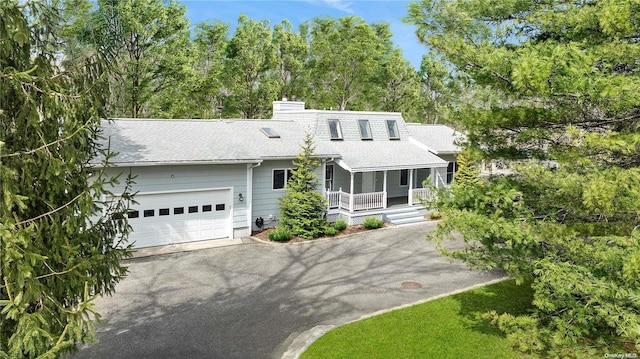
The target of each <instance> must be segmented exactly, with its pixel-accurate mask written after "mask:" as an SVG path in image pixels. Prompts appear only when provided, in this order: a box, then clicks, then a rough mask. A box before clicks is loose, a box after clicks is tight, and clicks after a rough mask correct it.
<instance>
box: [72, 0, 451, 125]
mask: <svg viewBox="0 0 640 359" xmlns="http://www.w3.org/2000/svg"><path fill="white" fill-rule="evenodd" d="M64 2H65V4H66V7H65V21H66V23H67V24H68V26H67V27H66V29H65V31H64V35H65V43H66V44H67V46H65V47H64V51H63V55H64V57H65V58H67V59H70V60H71V61H74V60H73V59H77V58H81V57H83V56H87V55H88V54H89V55H90V54H97V55H99V56H101V57H103V58H105V59H106V60H107V63H108V64H109V67H108V71H107V74H108V79H109V81H108V84H109V98H108V99H107V103H106V104H107V112H106V114H107V116H110V117H151V118H215V117H225V118H237V117H240V118H269V117H270V116H271V107H272V106H271V102H272V101H274V100H279V99H280V98H281V96H282V95H283V94H288V95H289V98H291V97H292V96H296V97H297V98H298V99H299V100H302V101H305V102H307V103H308V106H309V107H311V108H318V109H336V110H371V111H397V112H402V113H403V115H404V116H405V118H407V119H409V120H411V121H413V122H430V123H435V122H447V121H449V120H450V119H451V114H452V113H453V112H455V110H456V105H455V103H456V102H457V99H458V98H459V96H458V95H457V93H458V92H460V90H461V88H462V87H461V86H460V85H459V84H460V83H461V82H459V81H457V79H456V78H455V76H454V75H453V74H452V73H451V70H450V69H448V68H447V67H446V66H444V65H443V64H441V62H440V60H439V59H437V58H432V57H430V58H427V57H425V59H424V61H423V65H422V66H421V68H420V69H415V68H414V67H413V66H412V65H411V64H410V63H409V62H408V61H406V60H405V59H404V58H403V57H402V51H401V50H400V48H398V47H397V46H396V45H395V44H393V42H392V41H391V36H392V34H391V32H390V26H389V24H387V23H384V22H374V23H366V22H365V21H364V20H363V19H362V18H360V17H358V16H346V17H342V18H339V19H334V18H330V17H319V18H314V19H309V20H308V21H306V22H304V23H303V24H301V25H300V26H299V28H298V29H297V31H296V29H293V27H292V25H291V23H290V22H289V21H288V20H286V19H283V21H282V22H280V23H278V24H270V23H269V22H268V21H266V20H260V19H250V18H248V17H247V16H245V15H241V16H240V17H239V18H238V22H237V24H235V26H233V28H234V31H233V33H229V29H230V28H231V27H232V26H230V24H225V23H222V22H220V21H216V20H211V21H208V22H202V23H198V24H194V26H192V27H191V26H190V24H189V22H188V20H187V19H186V17H185V13H186V9H185V7H184V6H183V5H181V4H180V3H179V2H178V1H175V0H170V1H164V0H126V1H125V0H99V1H96V2H95V3H94V2H91V1H90V0H65V1H64ZM191 29H192V30H191Z"/></svg>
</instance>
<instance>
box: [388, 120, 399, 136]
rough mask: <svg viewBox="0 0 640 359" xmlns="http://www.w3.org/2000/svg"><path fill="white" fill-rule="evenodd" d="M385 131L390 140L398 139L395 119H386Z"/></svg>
mask: <svg viewBox="0 0 640 359" xmlns="http://www.w3.org/2000/svg"><path fill="white" fill-rule="evenodd" d="M387 131H388V132H389V139H390V140H399V139H400V135H399V134H398V124H397V123H396V120H387Z"/></svg>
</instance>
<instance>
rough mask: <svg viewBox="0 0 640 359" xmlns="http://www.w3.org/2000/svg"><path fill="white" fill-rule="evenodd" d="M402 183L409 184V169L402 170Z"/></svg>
mask: <svg viewBox="0 0 640 359" xmlns="http://www.w3.org/2000/svg"><path fill="white" fill-rule="evenodd" d="M400 185H401V186H408V185H409V170H400Z"/></svg>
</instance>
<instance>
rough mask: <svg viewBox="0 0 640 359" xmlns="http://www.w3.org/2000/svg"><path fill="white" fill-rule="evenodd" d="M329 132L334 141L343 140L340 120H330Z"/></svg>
mask: <svg viewBox="0 0 640 359" xmlns="http://www.w3.org/2000/svg"><path fill="white" fill-rule="evenodd" d="M328 122H329V132H330V133H331V139H332V140H341V139H342V127H340V120H328Z"/></svg>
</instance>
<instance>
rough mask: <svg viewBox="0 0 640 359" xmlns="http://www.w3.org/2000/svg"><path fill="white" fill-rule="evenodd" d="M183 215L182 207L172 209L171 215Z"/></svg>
mask: <svg viewBox="0 0 640 359" xmlns="http://www.w3.org/2000/svg"><path fill="white" fill-rule="evenodd" d="M183 213H184V207H176V208H174V209H173V214H183Z"/></svg>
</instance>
